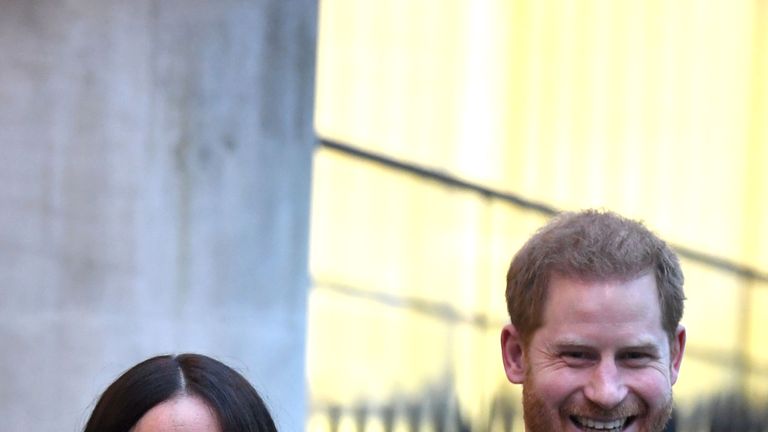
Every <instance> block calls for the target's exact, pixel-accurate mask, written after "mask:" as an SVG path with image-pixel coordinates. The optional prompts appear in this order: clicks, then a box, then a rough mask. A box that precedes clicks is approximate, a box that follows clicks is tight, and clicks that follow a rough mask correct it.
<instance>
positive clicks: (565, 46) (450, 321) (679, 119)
mask: <svg viewBox="0 0 768 432" xmlns="http://www.w3.org/2000/svg"><path fill="white" fill-rule="evenodd" d="M0 49H1V50H2V53H3V61H2V62H0V101H2V104H0V144H1V145H2V150H3V153H2V157H0V218H2V219H0V240H1V241H0V257H1V259H0V343H1V344H2V347H3V348H2V351H0V417H2V418H3V427H2V429H3V430H4V431H11V432H13V431H30V430H34V431H62V430H65V431H77V430H80V429H81V427H82V425H83V423H84V421H85V419H87V417H88V415H89V414H90V410H91V409H92V407H93V404H94V403H95V400H96V398H97V397H98V395H99V394H100V392H101V391H103V389H104V388H105V387H106V386H107V385H108V384H109V383H110V382H111V381H112V380H113V379H114V378H115V377H116V376H117V375H118V374H119V373H120V372H122V371H123V370H125V369H126V368H128V367H130V366H131V365H133V364H135V363H136V362H138V361H139V360H142V359H144V358H146V357H149V356H151V355H156V354H161V353H168V352H186V351H195V352H202V353H205V354H209V355H212V356H214V357H217V358H219V359H221V360H222V361H224V362H226V363H228V364H230V365H232V366H234V367H235V368H236V369H238V370H239V371H241V372H242V373H243V374H244V375H246V377H247V378H248V379H249V380H250V381H251V382H253V383H254V385H255V386H256V388H257V389H258V390H260V391H261V392H262V393H263V394H264V396H265V399H266V401H267V403H268V405H269V406H270V409H271V410H272V412H273V414H274V416H275V417H276V420H277V423H278V427H279V429H280V430H283V431H294V430H308V431H320V432H323V431H334V432H335V431H345V432H352V431H359V432H362V431H365V432H378V431H398V432H405V431H419V432H426V431H470V430H471V431H508V430H514V431H522V430H523V429H522V419H521V416H520V406H519V391H520V390H519V388H518V387H516V386H513V385H511V384H509V383H508V382H507V381H506V378H505V376H504V373H503V368H502V364H501V356H500V352H499V332H500V328H501V326H502V325H504V324H505V323H506V322H507V321H508V318H507V317H506V316H505V315H506V314H505V306H504V296H503V291H504V276H505V273H506V267H507V265H508V263H509V261H510V260H511V258H512V255H513V254H514V253H515V251H516V250H517V249H518V248H519V246H521V245H522V243H523V242H524V241H525V240H526V239H527V238H528V236H530V235H531V234H532V233H533V232H534V231H535V230H536V229H537V228H538V227H539V226H541V225H543V224H544V223H546V221H547V219H548V218H549V217H551V216H552V215H553V214H554V213H556V212H557V211H560V210H577V209H582V208H586V207H598V208H608V209H612V210H615V211H617V212H620V213H622V214H624V215H626V216H629V217H632V218H636V219H640V220H642V221H644V222H645V224H646V225H647V226H648V227H650V228H651V229H652V230H654V231H655V232H657V233H658V234H659V235H660V236H661V237H663V238H664V239H666V240H668V241H669V243H671V244H672V245H673V246H674V247H675V248H676V249H677V251H678V252H679V254H680V256H681V259H682V264H683V269H684V271H685V273H686V295H687V297H688V300H687V303H686V311H685V315H684V318H683V323H684V324H685V325H686V327H687V328H688V337H689V340H688V347H687V353H686V357H685V359H684V362H683V367H682V373H681V377H680V380H679V381H678V383H677V385H676V386H675V388H674V392H675V397H676V401H677V409H676V414H675V422H674V424H673V425H671V426H670V430H677V431H735V430H739V431H741V430H745V431H746V430H760V429H758V428H759V427H762V428H766V427H767V426H766V424H768V414H766V408H765V407H766V406H767V404H768V402H767V399H766V398H767V397H768V348H766V344H765V341H766V340H768V334H767V333H768V315H767V314H766V312H767V311H768V225H767V224H766V223H765V222H764V221H765V220H768V201H767V200H766V198H765V197H766V196H768V172H767V171H766V170H765V169H764V167H765V165H766V163H768V81H767V80H766V78H765V76H768V2H765V1H763V0H745V1H742V2H726V1H723V0H707V1H693V0H680V1H676V2H665V1H662V0H644V1H633V0H628V1H621V2H617V1H597V0H595V1H584V2H577V1H573V0H571V1H567V0H560V1H555V0H520V1H514V2H508V1H474V2H469V1H463V2H458V1H437V0H423V1H416V2H414V1H406V0H391V1H386V2H360V1H352V0H322V1H320V2H319V3H318V2H317V1H314V0H258V1H242V0H217V1H214V0H183V1H182V0H163V1H159V0H134V1H131V2H118V1H97V0H67V1H59V2H56V1H45V0H33V1H25V0H0Z"/></svg>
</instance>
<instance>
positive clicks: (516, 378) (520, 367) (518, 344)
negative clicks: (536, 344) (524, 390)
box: [501, 324, 525, 384]
mask: <svg viewBox="0 0 768 432" xmlns="http://www.w3.org/2000/svg"><path fill="white" fill-rule="evenodd" d="M501 357H502V360H503V361H504V371H505V372H506V373H507V379H509V381H510V382H512V383H515V384H522V383H523V380H524V379H525V354H524V351H523V341H522V339H521V337H520V333H518V332H517V329H516V328H515V326H514V325H512V324H507V325H505V326H504V328H503V329H501Z"/></svg>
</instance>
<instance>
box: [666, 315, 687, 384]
mask: <svg viewBox="0 0 768 432" xmlns="http://www.w3.org/2000/svg"><path fill="white" fill-rule="evenodd" d="M685 337H686V336H685V327H683V326H681V325H678V326H677V330H676V331H675V338H674V340H672V345H671V346H670V350H669V357H670V371H669V372H670V373H669V380H670V382H671V383H672V384H674V383H675V382H676V381H677V376H678V375H679V374H680V364H681V363H682V362H683V353H684V352H685Z"/></svg>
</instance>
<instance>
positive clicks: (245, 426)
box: [84, 354, 277, 432]
mask: <svg viewBox="0 0 768 432" xmlns="http://www.w3.org/2000/svg"><path fill="white" fill-rule="evenodd" d="M179 395H190V396H197V397H200V398H201V399H202V400H204V401H205V402H206V403H207V404H208V406H209V407H210V408H211V409H212V410H213V412H215V413H216V417H217V420H218V423H219V426H220V427H221V431H222V432H276V431H277V429H276V428H275V423H274V422H273V421H272V417H271V416H270V414H269V411H268V410H267V407H266V406H265V405H264V402H263V401H262V400H261V397H259V395H258V393H256V390H254V388H253V387H252V386H251V385H250V384H249V383H248V381H247V380H246V379H245V378H243V376H242V375H240V374H239V373H237V372H235V371H234V370H233V369H232V368H230V367H229V366H227V365H225V364H224V363H221V362H220V361H218V360H214V359H212V358H210V357H206V356H204V355H201V354H180V355H175V356H174V355H162V356H157V357H152V358H150V359H147V360H144V361H143V362H141V363H139V364H137V365H136V366H134V367H132V368H130V369H128V370H127V371H126V372H125V373H123V375H121V376H120V377H119V378H118V379H117V380H116V381H115V382H114V383H112V384H111V385H110V386H109V387H108V388H107V390H105V391H104V394H102V395H101V398H99V401H98V402H97V403H96V407H95V408H94V409H93V413H92V414H91V418H90V419H89V420H88V423H87V424H86V426H85V430H84V432H128V431H129V430H130V429H131V428H132V427H133V426H135V425H136V423H137V422H138V421H139V419H141V417H143V416H144V414H146V413H147V411H149V410H150V409H152V408H153V407H154V406H155V405H158V404H160V403H162V402H164V401H166V400H169V399H173V398H174V397H176V396H179Z"/></svg>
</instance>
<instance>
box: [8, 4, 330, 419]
mask: <svg viewBox="0 0 768 432" xmlns="http://www.w3.org/2000/svg"><path fill="white" fill-rule="evenodd" d="M316 14H317V3H316V1H315V0H297V1H293V0H291V1H286V0H259V1H248V2H246V1H235V0H162V1H161V0H154V1H152V0H132V1H130V2H122V1H116V0H110V1H102V0H69V1H53V0H49V1H44V0H33V1H28V0H7V1H3V2H2V12H0V52H2V53H3V55H2V60H0V101H1V102H2V103H0V149H2V154H1V155H0V346H2V354H1V355H0V419H2V424H3V426H2V429H3V430H4V431H6V432H14V431H19V432H21V431H24V432H28V431H40V432H45V431H51V432H54V431H56V432H60V431H77V430H80V429H81V428H82V425H83V424H84V422H85V420H86V419H87V417H88V415H89V414H90V410H91V408H92V407H93V404H94V403H95V399H96V398H97V397H98V395H99V393H100V392H101V391H102V390H103V389H104V388H105V387H106V385H108V384H109V383H110V382H111V381H112V380H113V379H114V378H115V377H116V376H117V375H118V374H119V373H120V372H122V371H123V370H124V369H126V368H127V367H129V366H131V365H133V364H134V363H136V362H138V361H139V360H142V359H144V358H146V357H149V356H152V355H156V354H161V353H179V352H188V351H193V352H201V353H205V354H209V355H212V356H215V357H217V358H219V359H220V360H222V361H224V362H225V363H228V364H230V365H232V366H233V367H235V368H236V369H238V370H240V371H241V372H242V373H243V374H244V375H245V376H246V377H247V378H249V379H250V380H251V382H253V384H254V385H255V386H256V387H257V389H258V390H260V391H261V392H262V393H263V394H264V396H265V399H266V401H267V403H268V405H269V406H270V408H271V410H272V412H273V414H274V416H275V417H276V420H277V423H278V427H279V429H280V430H285V431H293V430H302V429H303V427H304V417H305V406H306V401H305V399H306V391H305V368H304V346H305V326H306V298H307V289H308V286H309V276H308V270H307V252H308V246H307V242H308V235H307V234H308V233H307V231H308V219H309V193H310V179H311V156H312V149H313V143H314V137H313V131H312V119H311V118H312V107H313V100H312V99H313V85H314V62H315V40H316Z"/></svg>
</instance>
